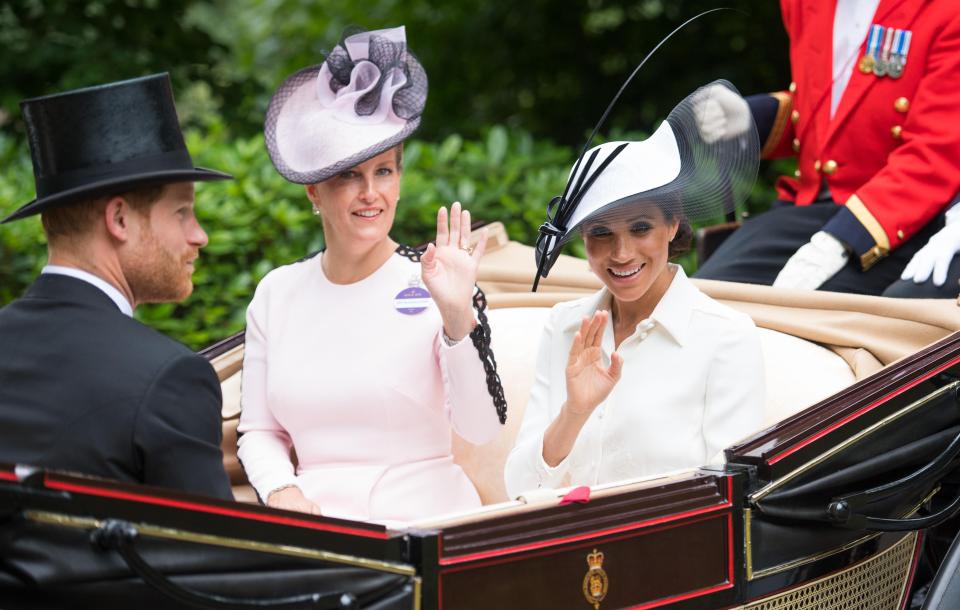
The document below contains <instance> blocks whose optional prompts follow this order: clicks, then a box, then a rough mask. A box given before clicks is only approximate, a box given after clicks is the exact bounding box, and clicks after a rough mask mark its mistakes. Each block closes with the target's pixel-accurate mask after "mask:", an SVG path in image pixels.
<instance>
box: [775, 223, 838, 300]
mask: <svg viewBox="0 0 960 610" xmlns="http://www.w3.org/2000/svg"><path fill="white" fill-rule="evenodd" d="M848 258H850V255H849V254H848V253H847V250H846V248H844V247H843V244H842V243H840V240H838V239H837V238H836V237H834V236H833V235H830V234H829V233H825V232H823V231H817V232H816V233H814V234H813V237H811V238H810V242H809V243H807V244H804V245H803V246H802V247H801V248H800V249H799V250H797V251H796V253H794V255H793V256H791V257H790V260H788V261H787V264H786V265H784V266H783V269H781V270H780V273H779V274H778V275H777V279H775V280H773V285H774V286H776V287H777V288H796V289H798V290H816V289H817V288H819V287H820V286H822V285H823V283H824V282H826V281H827V280H829V279H830V278H832V277H833V276H834V275H836V274H837V272H838V271H840V270H841V269H843V266H844V265H846V264H847V259H848Z"/></svg>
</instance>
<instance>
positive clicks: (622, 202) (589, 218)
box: [537, 81, 760, 271]
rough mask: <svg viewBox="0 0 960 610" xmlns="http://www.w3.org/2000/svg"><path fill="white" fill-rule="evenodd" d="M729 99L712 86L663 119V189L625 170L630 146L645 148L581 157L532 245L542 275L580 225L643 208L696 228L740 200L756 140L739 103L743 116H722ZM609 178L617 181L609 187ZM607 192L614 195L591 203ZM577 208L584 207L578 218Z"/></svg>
mask: <svg viewBox="0 0 960 610" xmlns="http://www.w3.org/2000/svg"><path fill="white" fill-rule="evenodd" d="M731 94H734V95H735V98H732V97H731ZM736 100H739V101H740V102H743V100H742V99H740V98H739V94H738V93H737V92H736V89H735V88H734V87H733V85H731V84H730V83H728V82H726V81H715V82H713V83H711V84H710V85H707V86H705V87H701V88H700V89H698V90H697V91H695V92H694V93H692V94H691V95H689V96H687V98H686V99H684V100H683V101H682V102H680V103H679V104H678V105H677V106H676V107H675V108H674V109H673V111H672V112H671V113H670V114H669V116H667V119H666V123H667V124H668V126H669V130H670V132H672V135H673V138H674V139H675V142H676V148H675V150H676V154H677V155H678V157H679V171H678V172H677V174H676V176H675V177H673V176H668V181H667V182H666V183H665V184H660V185H658V186H655V187H653V188H642V187H640V186H639V185H640V184H644V183H650V182H651V181H650V180H649V178H650V176H643V175H642V173H643V172H645V171H647V172H649V171H651V170H650V167H645V166H642V165H641V166H636V167H632V166H629V165H625V164H628V163H631V162H632V159H633V156H632V155H631V153H630V148H629V147H631V146H637V145H644V142H623V143H616V144H612V143H611V144H608V145H604V146H602V147H595V148H593V149H590V150H589V151H587V152H586V153H585V154H584V155H582V156H581V157H580V159H578V161H577V163H576V164H575V166H574V169H573V170H572V171H571V174H570V179H569V180H568V184H567V187H566V189H565V193H564V195H563V196H561V197H557V198H554V200H553V201H551V202H550V204H549V205H548V208H547V216H548V220H547V222H546V223H544V225H543V226H542V227H541V235H540V238H539V239H538V242H537V256H538V259H541V258H543V257H544V253H546V261H545V264H544V265H543V269H544V270H545V271H549V268H550V266H551V265H552V263H553V262H554V261H555V260H556V258H557V256H559V252H560V249H561V248H562V247H563V244H565V243H566V242H568V241H570V240H571V239H574V238H576V237H578V236H579V234H580V228H581V227H583V226H584V225H585V224H588V223H598V222H603V223H614V222H619V221H626V220H629V219H630V218H631V217H632V216H633V215H635V214H636V212H637V209H638V207H639V206H641V205H650V204H653V205H656V206H657V207H659V208H660V209H661V210H662V211H664V212H665V213H666V214H668V215H669V216H672V217H677V216H679V217H685V218H686V219H687V220H689V221H690V222H697V221H702V220H707V219H713V218H723V217H724V216H725V215H726V214H727V213H728V212H731V211H733V210H734V209H735V208H736V207H737V206H738V205H740V204H741V203H742V202H743V201H744V200H746V198H747V196H748V195H749V193H750V191H751V189H752V188H753V184H754V182H755V181H756V177H757V169H758V166H759V160H760V141H759V137H758V136H757V130H756V127H755V125H754V124H753V119H752V117H751V116H750V113H749V109H748V108H747V107H746V103H745V102H743V104H742V107H741V108H742V109H743V112H740V113H733V114H730V113H727V114H725V113H724V112H723V111H722V110H723V109H724V108H726V109H728V110H729V108H730V105H731V101H736ZM711 111H715V112H716V116H713V115H711ZM730 117H733V118H735V119H736V120H730ZM711 119H715V120H713V121H711ZM662 128H663V127H661V129H662ZM659 133H660V132H659V130H658V132H657V134H655V136H656V135H658V134H659ZM653 137H654V136H651V139H652V138H653ZM625 169H627V170H628V173H629V172H634V175H636V176H637V180H636V182H637V184H638V188H637V190H635V191H633V190H631V189H629V184H628V183H624V182H623V176H624V171H625ZM612 176H617V177H616V178H613V177H612ZM614 179H616V180H619V181H620V183H619V184H617V185H616V188H611V185H610V181H611V180H614ZM653 182H654V183H655V182H656V181H655V180H654V181H653ZM607 192H615V193H617V195H616V196H614V197H611V198H610V199H608V200H599V201H598V197H602V195H603V194H605V193H607ZM580 206H587V209H586V210H580V211H579V213H578V207H580Z"/></svg>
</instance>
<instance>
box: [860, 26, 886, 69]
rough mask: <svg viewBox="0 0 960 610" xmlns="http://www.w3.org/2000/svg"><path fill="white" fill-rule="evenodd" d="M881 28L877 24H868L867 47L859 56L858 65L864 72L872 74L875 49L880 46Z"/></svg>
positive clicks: (875, 54) (875, 59)
mask: <svg viewBox="0 0 960 610" xmlns="http://www.w3.org/2000/svg"><path fill="white" fill-rule="evenodd" d="M882 31H883V28H882V27H880V26H879V25H877V24H874V25H871V26H870V34H869V35H868V36H867V48H866V49H865V50H864V52H863V57H861V58H860V63H859V64H858V67H859V69H860V71H861V72H863V73H864V74H872V73H873V70H874V68H875V67H876V64H877V49H878V48H879V47H880V35H881V33H882Z"/></svg>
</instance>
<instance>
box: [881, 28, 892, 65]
mask: <svg viewBox="0 0 960 610" xmlns="http://www.w3.org/2000/svg"><path fill="white" fill-rule="evenodd" d="M886 30H887V32H886V36H884V39H883V61H884V62H885V63H888V62H889V61H890V47H892V46H893V28H886Z"/></svg>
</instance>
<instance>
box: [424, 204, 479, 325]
mask: <svg viewBox="0 0 960 610" xmlns="http://www.w3.org/2000/svg"><path fill="white" fill-rule="evenodd" d="M486 245H487V240H486V235H485V234H484V235H483V238H481V239H480V241H479V243H478V244H477V247H476V248H474V250H473V252H472V253H471V252H470V212H468V211H467V210H461V206H460V202H459V201H458V202H456V203H454V204H453V205H452V206H450V214H449V223H448V220H447V208H446V207H442V208H440V209H439V210H438V211H437V240H436V244H430V245H428V246H427V251H426V252H424V253H423V256H421V257H420V275H421V276H422V277H423V283H424V284H425V285H426V287H427V290H429V291H430V296H432V297H433V301H434V302H435V303H436V304H437V309H439V310H440V316H441V317H442V318H443V329H444V331H445V332H446V333H447V336H448V337H450V338H451V339H453V340H455V341H459V340H460V339H463V338H464V337H466V336H467V335H468V334H470V331H471V330H473V325H474V318H473V289H474V284H476V282H477V267H478V266H479V264H480V257H481V256H483V251H484V249H485V248H486Z"/></svg>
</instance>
